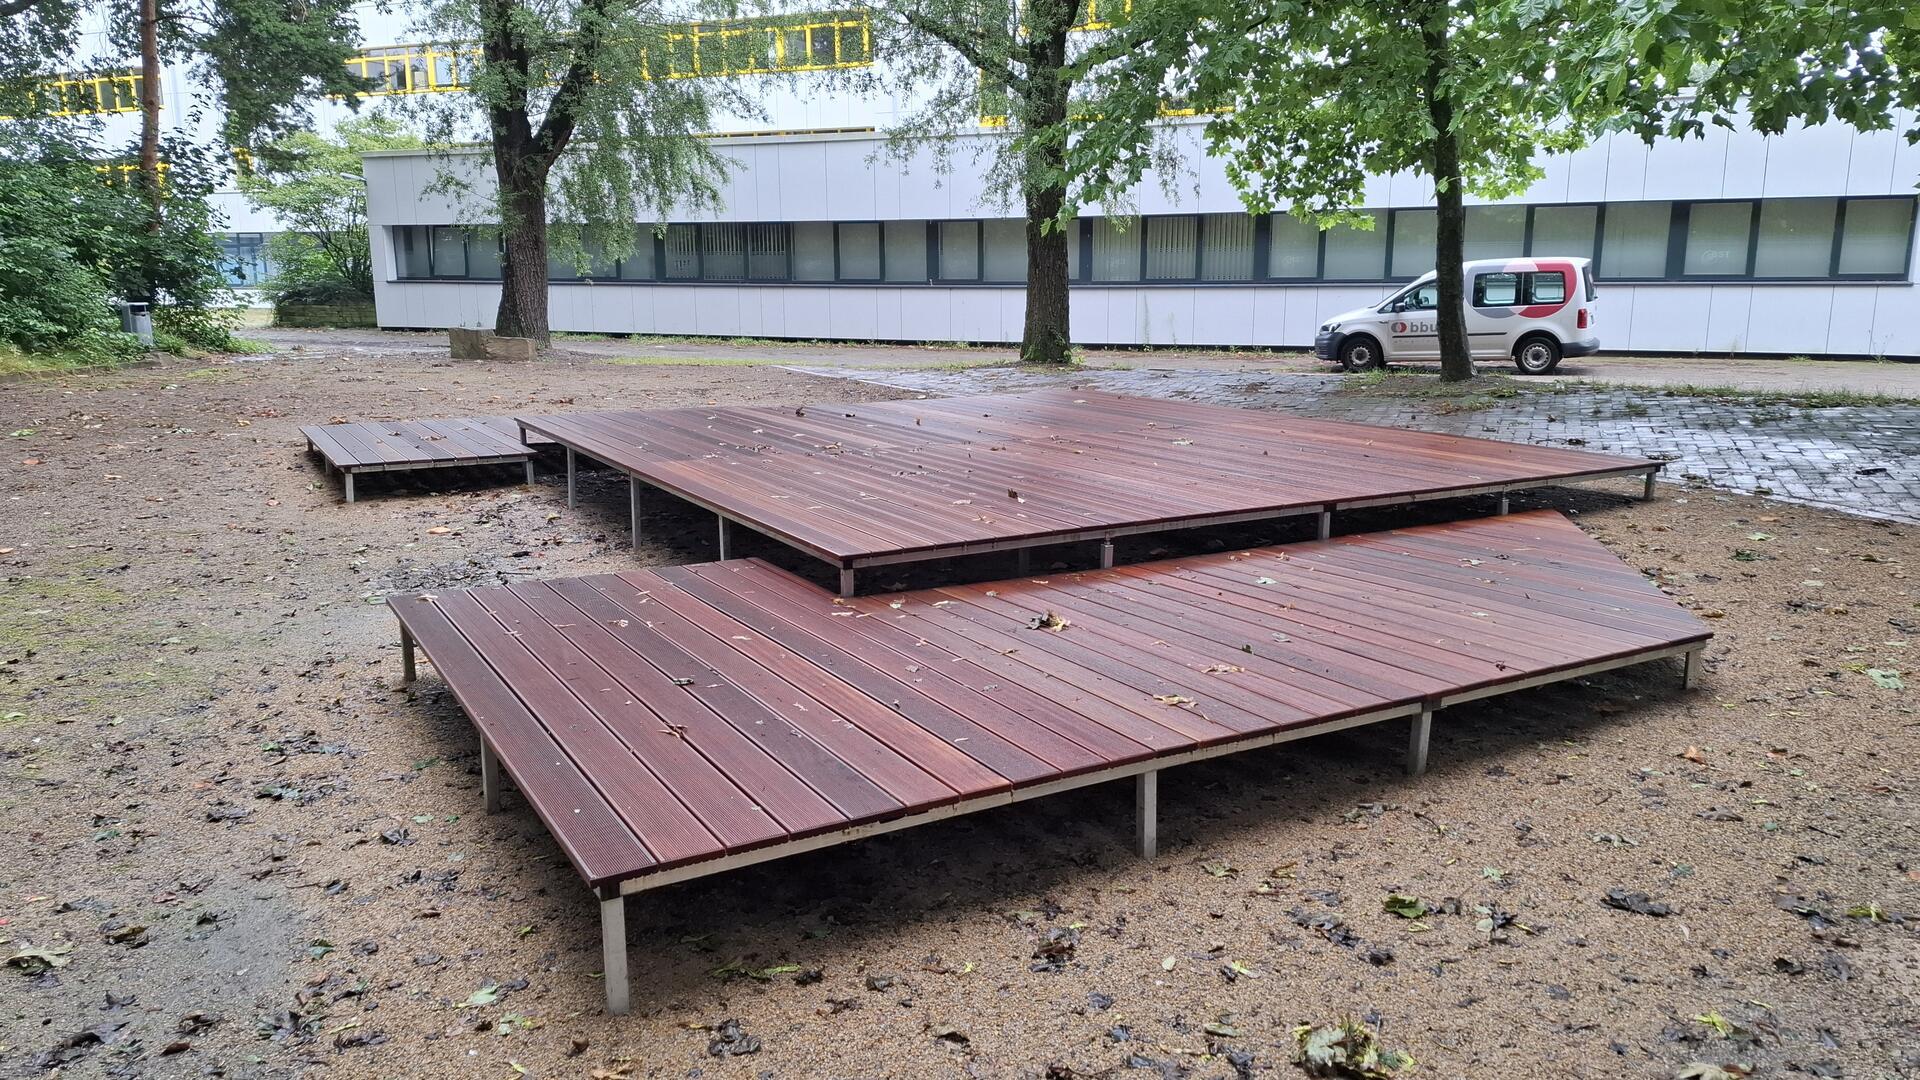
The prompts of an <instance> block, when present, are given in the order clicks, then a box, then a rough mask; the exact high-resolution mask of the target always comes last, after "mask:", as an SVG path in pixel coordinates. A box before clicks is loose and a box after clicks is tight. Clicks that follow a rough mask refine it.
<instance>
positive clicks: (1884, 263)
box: [1834, 196, 1914, 277]
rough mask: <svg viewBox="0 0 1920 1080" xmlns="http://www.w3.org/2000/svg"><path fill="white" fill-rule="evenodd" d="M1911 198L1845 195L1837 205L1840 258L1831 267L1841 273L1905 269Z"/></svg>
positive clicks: (1909, 244)
mask: <svg viewBox="0 0 1920 1080" xmlns="http://www.w3.org/2000/svg"><path fill="white" fill-rule="evenodd" d="M1913 207H1914V201H1913V199H1912V198H1909V197H1906V196H1902V197H1901V198H1897V199H1848V200H1847V202H1846V205H1845V206H1843V207H1841V211H1842V213H1844V214H1845V220H1844V221H1843V222H1842V223H1841V226H1840V259H1839V262H1838V264H1837V265H1836V266H1835V267H1834V271H1835V272H1836V273H1838V274H1840V275H1841V276H1843V277H1844V276H1849V275H1862V276H1867V275H1871V276H1874V277H1898V276H1900V275H1901V274H1904V273H1906V271H1907V253H1908V252H1909V251H1910V250H1911V249H1912V247H1913Z"/></svg>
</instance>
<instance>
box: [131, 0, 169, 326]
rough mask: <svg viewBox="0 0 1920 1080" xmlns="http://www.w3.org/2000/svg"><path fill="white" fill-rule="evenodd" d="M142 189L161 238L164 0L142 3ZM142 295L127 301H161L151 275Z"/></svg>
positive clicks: (150, 227) (151, 226)
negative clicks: (161, 11) (162, 16)
mask: <svg viewBox="0 0 1920 1080" xmlns="http://www.w3.org/2000/svg"><path fill="white" fill-rule="evenodd" d="M140 188H141V192H142V193H143V194H144V195H145V196H146V198H147V234H148V235H149V236H158V235H160V229H161V226H162V222H161V220H160V214H161V199H162V197H163V196H164V191H163V190H162V188H161V186H160V0H140ZM158 254H159V252H158V251H153V250H149V251H147V252H146V253H145V258H143V263H144V264H145V266H146V267H147V268H148V269H150V268H151V266H152V262H151V259H152V258H154V257H156V256H158ZM139 292H140V295H138V296H129V297H128V298H127V299H129V300H137V301H143V302H145V303H148V304H152V303H156V302H158V300H159V299H160V298H159V296H158V295H156V293H157V290H156V289H155V288H154V286H153V275H152V274H151V273H149V272H143V273H142V274H141V282H140V288H139Z"/></svg>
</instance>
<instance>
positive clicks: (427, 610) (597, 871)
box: [390, 596, 655, 885]
mask: <svg viewBox="0 0 1920 1080" xmlns="http://www.w3.org/2000/svg"><path fill="white" fill-rule="evenodd" d="M390 606H392V608H393V611H394V614H395V615H396V616H397V617H398V618H399V620H400V623H401V625H403V626H405V627H406V628H407V630H408V632H409V633H411V634H412V635H413V637H414V640H416V641H418V642H419V643H420V645H421V647H422V648H423V649H425V650H426V652H427V655H428V657H429V658H431V659H432V661H433V666H434V669H435V670H436V671H438V672H439V673H440V675H441V676H442V677H443V678H444V679H445V680H446V681H447V686H448V688H449V689H450V690H452V692H453V697H454V700H455V701H457V702H459V704H460V708H461V709H462V710H463V711H465V712H466V714H467V716H468V717H469V718H471V719H472V721H473V724H474V727H475V728H477V729H478V730H479V731H480V733H481V735H482V737H483V738H485V739H486V740H487V744H488V745H489V746H492V747H493V748H494V749H495V751H496V752H498V753H499V754H500V755H501V760H502V762H503V763H511V764H510V765H509V768H508V772H509V775H511V776H512V777H513V779H514V782H515V783H516V784H517V785H519V787H520V793H521V795H522V796H523V797H524V798H525V799H526V800H527V804H528V805H529V806H531V807H532V808H533V811H534V813H535V815H537V816H538V817H539V818H540V820H541V821H542V822H544V823H545V824H546V826H547V829H548V831H549V832H551V833H552V834H553V837H554V841H555V842H556V843H558V844H559V845H560V849H561V850H562V851H564V852H565V853H566V855H567V859H568V861H570V862H572V863H573V865H574V869H576V870H578V871H579V872H580V876H581V877H583V878H586V879H587V881H588V883H590V884H593V885H599V884H601V883H602V882H605V881H609V880H617V879H619V878H624V877H631V876H632V875H634V874H636V873H639V872H640V871H643V870H646V869H649V868H651V867H652V866H654V865H655V860H654V858H653V856H652V855H651V854H649V853H648V851H647V849H646V848H645V847H644V846H643V845H642V844H641V843H640V840H639V839H638V838H637V837H636V836H634V834H633V830H632V829H630V828H629V827H628V826H627V823H626V822H625V821H624V820H623V819H622V818H621V816H620V815H619V814H618V813H617V812H615V810H614V808H613V807H612V805H611V804H609V803H608V802H607V799H606V797H605V796H604V795H603V794H602V793H601V792H600V791H599V790H598V789H596V788H595V787H594V785H593V784H592V782H591V781H589V780H588V778H587V776H586V774H585V772H584V771H583V770H582V769H581V768H580V767H579V766H578V765H577V764H575V762H574V761H573V760H572V758H570V757H569V756H568V753H567V751H566V750H565V748H563V747H562V746H561V745H560V744H559V743H558V742H556V741H555V740H554V738H553V736H552V734H551V733H550V732H549V731H548V730H547V729H546V728H545V727H542V726H541V725H540V724H539V723H538V722H537V721H536V720H535V719H534V718H533V715H532V714H531V713H529V712H527V710H526V707H525V706H524V705H523V704H522V703H521V701H520V699H519V697H517V696H516V695H515V694H514V692H513V690H512V688H511V687H509V686H508V684H507V683H506V681H505V680H504V679H503V678H501V676H500V675H499V674H498V673H497V672H495V671H494V669H493V668H492V667H490V666H489V665H488V664H487V662H486V660H485V659H484V658H482V657H481V656H480V654H479V653H478V652H477V651H475V650H474V648H473V645H472V644H471V643H470V642H469V641H467V639H466V637H465V636H464V635H462V634H461V633H460V631H459V630H458V629H456V628H455V627H454V625H453V622H452V620H450V619H449V618H448V617H447V614H446V612H444V611H443V610H441V609H440V607H439V606H438V605H437V603H436V602H435V601H434V600H429V599H424V598H422V597H418V596H408V597H394V598H393V599H392V600H391V601H390Z"/></svg>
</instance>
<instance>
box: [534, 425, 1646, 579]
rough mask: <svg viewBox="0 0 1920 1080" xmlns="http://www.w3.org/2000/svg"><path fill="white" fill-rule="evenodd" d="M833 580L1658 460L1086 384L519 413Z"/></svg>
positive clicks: (1528, 484) (633, 487) (1579, 475)
mask: <svg viewBox="0 0 1920 1080" xmlns="http://www.w3.org/2000/svg"><path fill="white" fill-rule="evenodd" d="M517 420H518V422H519V425H520V427H521V429H522V431H523V432H526V433H529V434H528V437H531V436H532V435H533V434H536V433H537V434H538V435H541V436H545V437H548V438H551V439H553V440H554V441H555V442H558V443H560V444H561V445H562V446H564V447H565V448H566V453H567V470H568V472H567V476H568V484H567V492H568V503H569V505H571V504H572V502H573V492H574V475H575V469H576V456H585V457H588V458H591V459H593V460H596V461H600V462H603V463H605V464H607V465H609V466H612V467H613V468H615V469H618V470H620V471H621V472H624V473H626V474H627V476H628V477H629V489H630V496H631V497H630V500H629V503H630V505H629V510H630V512H631V514H632V518H633V532H634V541H635V543H636V545H637V544H638V542H639V538H640V535H641V532H642V528H643V525H644V522H642V520H641V517H640V512H639V506H640V498H639V495H640V491H641V485H643V484H646V485H652V486H654V487H657V488H660V489H663V490H665V491H668V492H670V493H672V494H674V495H676V496H679V497H680V498H682V499H686V500H688V501H691V502H693V503H695V504H696V505H699V506H701V507H703V508H705V509H707V510H709V511H712V512H713V513H715V514H716V515H718V517H719V522H720V528H719V532H720V557H721V558H722V559H725V558H726V557H727V556H728V555H729V554H730V552H729V550H728V533H729V529H730V528H731V527H732V526H733V525H735V524H738V525H741V526H744V527H746V528H750V529H753V530H755V531H757V532H760V533H764V534H765V535H767V536H770V537H773V538H775V539H777V540H780V541H781V542H783V543H786V544H789V545H791V546H793V547H795V548H798V549H799V550H801V551H804V552H806V553H808V554H810V555H813V556H814V557H816V558H819V559H822V560H825V561H826V562H828V563H829V564H831V565H832V566H834V567H836V568H837V569H838V570H839V571H840V581H841V592H842V594H843V595H851V594H852V592H853V591H854V575H855V572H856V571H857V570H859V569H860V568H862V567H870V566H884V565H889V564H898V563H906V562H919V561H924V560H928V559H938V558H946V557H951V556H956V555H966V554H974V553H979V552H986V551H1003V550H1022V549H1028V548H1032V547H1037V546H1042V545H1048V544H1060V543H1069V542H1075V541H1096V540H1097V541H1100V542H1101V544H1102V547H1101V551H1102V565H1111V562H1112V541H1113V540H1114V538H1116V537H1120V536H1128V535H1134V534H1139V533H1147V532H1160V531H1165V530H1169V529H1182V528H1193V527H1198V526H1205V525H1224V524H1230V523H1234V522H1245V521H1257V520H1264V519H1271V518H1277V517H1285V516H1288V515H1295V514H1316V515H1318V516H1319V519H1320V535H1321V536H1323V537H1324V536H1326V535H1328V534H1329V533H1330V531H1331V528H1332V519H1333V515H1334V514H1335V513H1337V512H1339V511H1341V510H1347V509H1354V508H1359V507H1366V506H1380V505H1388V504H1393V503H1406V502H1417V501H1422V500H1426V499H1435V498H1449V497H1454V496H1462V495H1472V494H1497V495H1499V496H1500V497H1501V505H1502V508H1503V509H1504V506H1505V502H1506V498H1505V497H1506V494H1507V493H1509V492H1512V491H1517V490H1521V489H1524V488H1532V487H1541V486H1545V485H1549V484H1561V483H1566V482H1569V481H1579V480H1592V479H1598V478H1602V477H1613V476H1644V477H1645V478H1646V494H1647V497H1649V498H1651V497H1652V492H1653V475H1654V473H1656V472H1657V471H1658V470H1659V469H1660V468H1661V463H1660V462H1657V461H1649V460H1646V459H1641V458H1623V457H1615V456H1611V455H1605V454H1595V453H1589V452H1586V451H1580V450H1566V449H1559V448H1555V447H1545V446H1528V445H1522V444H1516V443H1504V442H1494V441H1490V440H1486V439H1471V438H1463V437H1461V436H1456V435H1439V434H1433V433H1429V432H1419V431H1407V430H1402V429H1398V428H1384V427H1372V426H1367V425H1361V424H1347V423H1340V422H1337V421H1329V420H1313V419H1307V418H1304V417H1297V416H1291V415H1287V414H1284V413H1274V412H1257V411H1252V410H1244V409H1233V408H1226V407H1222V406H1216V405H1200V404H1194V403H1191V402H1180V401H1168V400H1162V399H1155V398H1136V397H1125V396H1121V395H1116V394H1105V393H1099V392H1095V391H1088V390H1074V389H1052V390H1041V391H1035V392H1031V393H1023V394H1004V395H988V396H980V397H958V398H940V399H932V400H917V401H892V402H885V403H880V404H872V405H830V406H806V407H803V408H798V409H796V408H791V407H786V408H707V409H670V410H663V411H651V412H642V411H629V412H601V413H569V414H564V415H556V416H521V417H518V418H517Z"/></svg>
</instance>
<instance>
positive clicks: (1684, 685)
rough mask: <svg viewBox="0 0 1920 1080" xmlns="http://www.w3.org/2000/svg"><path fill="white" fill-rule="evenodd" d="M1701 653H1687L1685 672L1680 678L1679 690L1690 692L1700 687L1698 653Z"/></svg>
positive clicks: (1692, 651)
mask: <svg viewBox="0 0 1920 1080" xmlns="http://www.w3.org/2000/svg"><path fill="white" fill-rule="evenodd" d="M1702 651H1703V650H1700V649H1693V650H1691V651H1689V652H1688V653H1687V667H1686V671H1685V672H1684V673H1683V674H1682V675H1681V676H1680V688H1681V689H1683V690H1691V689H1693V688H1694V687H1696V686H1698V685H1700V653H1701V652H1702Z"/></svg>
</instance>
